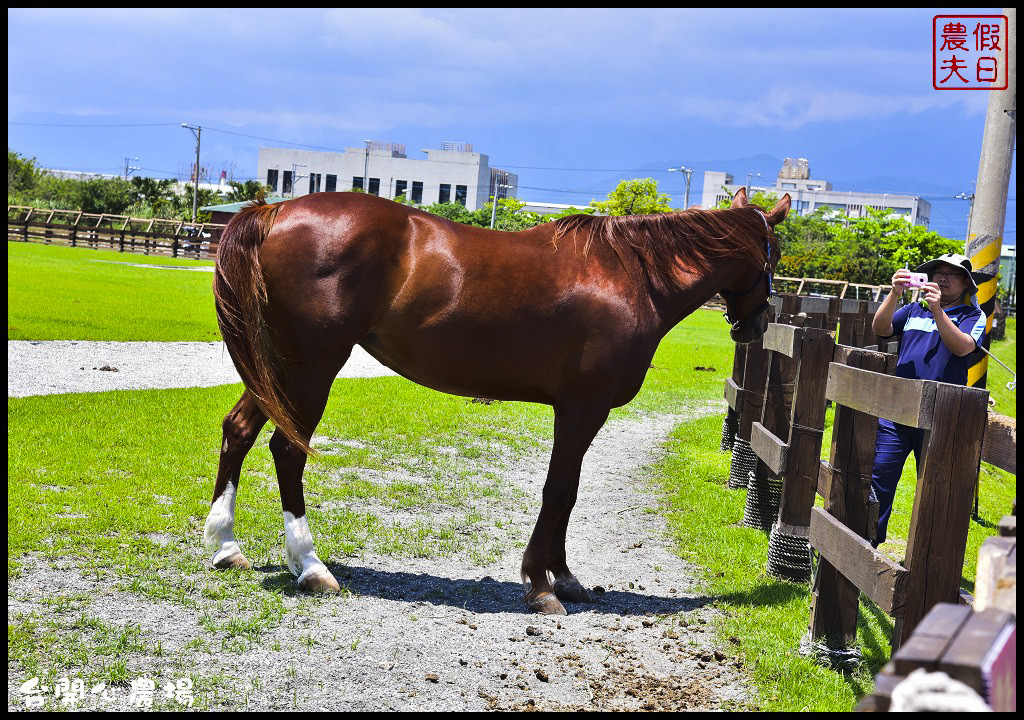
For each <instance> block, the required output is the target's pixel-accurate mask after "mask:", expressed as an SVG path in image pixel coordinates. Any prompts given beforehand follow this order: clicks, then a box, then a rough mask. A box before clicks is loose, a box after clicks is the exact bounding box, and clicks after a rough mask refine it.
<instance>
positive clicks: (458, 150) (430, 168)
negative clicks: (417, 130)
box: [257, 141, 519, 210]
mask: <svg viewBox="0 0 1024 720" xmlns="http://www.w3.org/2000/svg"><path fill="white" fill-rule="evenodd" d="M423 152H425V153H426V154H427V156H426V158H424V159H417V158H410V157H408V156H407V155H406V153H405V146H404V145H400V144H397V143H382V142H372V141H367V142H366V145H365V147H361V148H346V149H345V152H343V153H340V152H319V151H314V150H294V149H286V148H260V151H259V160H258V163H257V173H258V174H257V178H258V179H259V180H260V181H261V182H263V183H266V184H267V185H269V186H270V188H271V193H272V194H275V195H282V196H285V197H298V196H299V195H307V194H309V193H314V192H334V191H341V190H352V189H360V190H363V191H364V192H368V193H370V194H371V195H379V196H381V197H385V198H388V199H391V200H393V199H395V198H398V197H400V196H404V197H406V198H407V199H408V200H410V201H411V202H413V203H415V204H417V205H430V204H432V203H435V202H457V203H460V204H462V205H465V206H466V208H467V209H469V210H476V209H478V208H480V207H482V206H483V205H485V204H487V203H488V202H490V199H491V197H492V196H494V195H497V197H499V198H503V197H515V196H516V194H517V192H518V189H519V176H518V175H516V174H514V173H510V172H507V171H505V170H501V169H499V168H492V167H490V165H489V163H488V158H487V156H486V155H483V154H481V153H477V152H473V146H472V145H469V144H466V143H452V142H444V143H442V144H441V148H440V149H437V150H435V149H428V150H424V151H423Z"/></svg>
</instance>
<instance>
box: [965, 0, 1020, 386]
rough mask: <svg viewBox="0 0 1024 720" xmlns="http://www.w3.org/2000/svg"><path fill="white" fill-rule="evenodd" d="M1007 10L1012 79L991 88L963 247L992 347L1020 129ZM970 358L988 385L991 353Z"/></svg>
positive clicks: (971, 378)
mask: <svg viewBox="0 0 1024 720" xmlns="http://www.w3.org/2000/svg"><path fill="white" fill-rule="evenodd" d="M1004 13H1005V15H1006V17H1007V38H1006V44H1007V48H1008V57H1009V65H1008V67H1007V68H1006V72H1007V79H1008V82H1007V87H1006V89H1005V90H989V97H988V112H987V114H986V116H985V134H984V137H983V138H982V141H981V162H980V163H979V165H978V183H977V189H976V191H975V196H974V203H973V207H972V209H971V220H970V227H969V228H968V229H967V244H966V246H965V248H964V255H966V256H967V257H968V258H969V259H970V261H971V265H972V266H973V268H974V272H975V281H976V282H977V283H978V304H979V306H980V307H981V311H982V312H983V313H985V317H986V322H985V337H984V339H983V341H982V342H983V346H984V347H985V348H988V346H989V333H990V332H991V330H992V315H993V314H994V312H995V300H996V292H997V290H998V289H999V285H998V280H997V276H998V274H999V255H1000V253H1001V252H1002V248H1003V226H1004V224H1005V221H1006V199H1007V194H1008V190H1009V184H1010V168H1011V166H1012V163H1013V145H1014V140H1015V139H1016V132H1017V128H1016V119H1015V118H1016V110H1017V98H1016V94H1017V63H1016V57H1017V11H1016V8H1007V9H1006V10H1005V11H1004ZM971 362H972V365H971V367H970V368H969V369H968V371H967V384H968V385H972V386H975V387H982V388H983V387H985V380H986V374H987V372H988V355H987V354H985V353H983V352H975V354H974V355H972V357H971Z"/></svg>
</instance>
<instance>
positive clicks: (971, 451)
mask: <svg viewBox="0 0 1024 720" xmlns="http://www.w3.org/2000/svg"><path fill="white" fill-rule="evenodd" d="M935 385H936V389H935V405H934V410H933V412H932V418H933V420H934V421H933V422H932V424H931V427H930V428H929V429H928V430H926V431H925V433H926V434H925V439H924V446H923V452H924V458H923V460H922V463H921V465H922V467H920V468H919V469H918V479H917V491H916V494H915V496H914V510H913V514H912V515H911V520H910V532H909V534H908V537H907V557H906V560H905V561H904V563H903V564H904V566H905V567H906V568H907V570H909V571H910V581H909V583H908V587H907V601H906V607H905V609H904V612H903V615H902V617H898V618H897V619H896V629H895V630H894V631H893V640H894V644H896V642H903V641H904V640H906V639H907V638H908V637H909V636H910V633H911V632H913V630H914V627H915V626H916V625H917V624H918V623H919V622H920V621H921V618H923V617H924V616H925V614H926V613H927V612H928V611H929V610H930V609H931V608H932V607H933V606H934V605H936V604H937V603H940V602H947V603H955V602H957V601H958V599H959V595H960V577H961V574H962V572H963V566H964V552H965V551H966V548H967V531H968V528H969V526H970V518H971V508H972V503H973V501H974V485H975V481H976V478H977V477H978V466H979V464H980V462H981V447H982V440H983V436H984V433H985V422H986V416H987V413H988V392H987V391H985V390H982V389H980V388H973V387H964V386H960V385H949V384H946V383H936V384H935ZM935 558H939V559H941V562H931V561H930V560H932V559H935ZM915 570H916V572H915ZM897 646H898V645H897Z"/></svg>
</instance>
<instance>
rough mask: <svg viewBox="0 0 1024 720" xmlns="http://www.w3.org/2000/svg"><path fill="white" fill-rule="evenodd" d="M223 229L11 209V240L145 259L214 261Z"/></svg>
mask: <svg viewBox="0 0 1024 720" xmlns="http://www.w3.org/2000/svg"><path fill="white" fill-rule="evenodd" d="M224 227H225V226H224V225H221V224H217V223H190V222H188V221H184V220H163V219H160V218H133V217H127V216H124V215H106V214H91V213H83V212H78V211H72V210H40V209H39V208H30V207H20V206H13V205H9V206H8V207H7V239H8V240H9V241H11V240H14V241H20V242H38V243H45V244H54V245H68V246H71V247H90V248H95V249H110V250H116V251H119V252H134V253H142V254H145V255H170V256H171V257H194V258H213V257H215V256H216V254H217V245H218V244H219V242H220V236H221V233H222V232H223V231H224Z"/></svg>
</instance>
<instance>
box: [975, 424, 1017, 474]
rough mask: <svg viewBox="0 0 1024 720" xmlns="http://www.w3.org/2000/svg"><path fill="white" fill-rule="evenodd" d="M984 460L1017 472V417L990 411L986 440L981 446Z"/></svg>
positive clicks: (1011, 471)
mask: <svg viewBox="0 0 1024 720" xmlns="http://www.w3.org/2000/svg"><path fill="white" fill-rule="evenodd" d="M981 459H982V462H987V463H989V464H990V465H995V466H996V467H997V468H1001V469H1002V470H1005V471H1006V472H1009V473H1013V474H1014V475H1016V474H1017V419H1016V418H1011V417H1007V416H1005V415H999V414H997V413H989V414H988V420H987V422H986V424H985V440H984V442H983V443H982V446H981Z"/></svg>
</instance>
